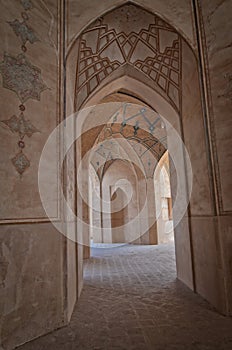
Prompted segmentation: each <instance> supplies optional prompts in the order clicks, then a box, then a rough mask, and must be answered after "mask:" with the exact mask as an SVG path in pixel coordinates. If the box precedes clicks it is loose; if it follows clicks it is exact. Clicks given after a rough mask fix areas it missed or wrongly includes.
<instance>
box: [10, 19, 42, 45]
mask: <svg viewBox="0 0 232 350" xmlns="http://www.w3.org/2000/svg"><path fill="white" fill-rule="evenodd" d="M8 23H9V25H10V26H11V27H12V29H13V31H14V32H15V34H16V35H17V36H19V37H20V39H21V41H22V44H23V45H25V44H26V42H27V41H29V42H30V43H31V44H33V43H34V42H35V41H38V39H37V37H36V35H35V33H34V31H33V29H32V28H30V27H29V26H28V25H27V24H26V23H25V21H23V22H19V21H18V20H17V19H16V20H14V21H13V22H8Z"/></svg>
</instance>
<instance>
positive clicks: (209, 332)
mask: <svg viewBox="0 0 232 350" xmlns="http://www.w3.org/2000/svg"><path fill="white" fill-rule="evenodd" d="M95 247H96V246H95ZM107 247H108V248H107ZM231 330H232V319H231V318H226V317H224V316H222V315H220V314H219V313H217V312H216V311H214V310H213V309H212V307H211V306H209V304H208V303H207V302H206V301H204V300H203V299H202V298H201V297H200V296H198V295H196V294H194V293H192V292H191V291H190V290H189V289H188V288H187V287H185V286H184V285H183V284H182V283H181V282H179V281H178V280H176V270H175V251H174V246H173V245H172V244H166V245H164V244H162V245H158V246H148V245H147V246H137V245H133V246H132V245H124V246H119V247H117V248H112V245H111V246H110V245H105V248H104V249H98V248H93V249H92V257H91V258H90V259H89V260H86V262H85V269H84V288H83V291H82V294H81V297H80V300H79V302H78V304H77V306H76V309H75V311H74V314H73V316H72V319H71V322H70V324H69V325H68V327H65V328H62V329H60V330H57V331H55V332H53V333H51V334H49V335H47V336H44V337H41V338H40V339H37V340H35V341H33V342H31V343H28V344H26V345H24V346H22V347H20V349H21V350H32V349H33V350H41V349H46V350H50V349H52V350H53V349H56V350H59V349H60V350H61V349H62V350H66V349H67V350H72V349H73V350H74V349H75V350H114V349H115V350H116V349H118V350H123V349H124V350H130V349H133V350H143V349H144V350H145V349H149V350H165V349H168V350H169V349H170V350H171V349H177V350H182V349H183V350H188V349H191V350H203V349H204V350H206V349H207V350H211V349H217V350H220V349H221V350H227V349H228V350H231V348H232V332H231Z"/></svg>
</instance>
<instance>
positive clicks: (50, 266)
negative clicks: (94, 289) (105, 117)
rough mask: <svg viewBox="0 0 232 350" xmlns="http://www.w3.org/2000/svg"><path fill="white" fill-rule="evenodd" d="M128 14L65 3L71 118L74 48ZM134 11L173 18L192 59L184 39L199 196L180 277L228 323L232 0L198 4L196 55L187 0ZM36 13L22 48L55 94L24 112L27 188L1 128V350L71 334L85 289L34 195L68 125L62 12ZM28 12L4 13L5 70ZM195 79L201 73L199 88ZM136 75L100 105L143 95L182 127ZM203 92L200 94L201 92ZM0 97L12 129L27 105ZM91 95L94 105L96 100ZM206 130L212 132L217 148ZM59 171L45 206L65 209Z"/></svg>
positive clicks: (186, 228) (186, 125)
mask: <svg viewBox="0 0 232 350" xmlns="http://www.w3.org/2000/svg"><path fill="white" fill-rule="evenodd" d="M122 3H125V2H124V1H123V2H122V1H110V3H109V1H108V0H103V1H96V0H95V1H91V2H89V1H84V2H83V1H69V2H67V9H66V10H67V11H66V14H67V17H66V32H67V42H66V44H67V45H66V51H68V53H69V55H68V60H67V86H66V89H67V90H66V91H67V105H66V112H67V115H69V114H70V113H72V112H73V111H74V98H75V80H76V61H77V54H78V52H77V49H78V46H77V43H76V41H75V38H77V37H78V35H79V34H80V32H81V30H83V28H85V27H86V25H87V24H89V23H90V22H91V21H93V20H95V19H96V18H97V17H98V16H100V15H102V14H103V13H104V12H105V11H107V10H109V9H112V8H113V7H115V6H117V5H119V4H122ZM136 3H137V4H139V5H144V7H145V8H147V9H150V10H153V11H154V12H155V13H156V14H158V15H160V16H161V18H163V19H166V20H167V21H168V23H170V24H171V25H173V26H174V28H176V29H177V30H178V32H179V33H180V34H181V35H183V37H184V38H185V39H186V40H187V42H188V43H189V44H190V46H191V47H192V49H193V50H194V51H192V49H190V46H189V45H188V44H187V42H186V41H184V40H181V43H182V64H183V65H182V73H183V75H182V102H183V104H182V121H183V130H182V131H183V135H182V136H184V141H185V143H186V146H187V149H188V151H189V154H190V158H191V162H192V165H193V175H194V183H193V185H194V187H193V188H194V191H193V194H192V197H191V202H190V208H189V212H188V214H189V215H191V219H190V220H189V218H188V217H187V215H186V217H184V219H183V220H182V222H181V223H180V224H179V226H178V227H177V229H176V232H175V235H176V242H177V243H176V251H177V267H178V277H179V278H180V279H181V280H183V281H184V282H185V283H186V284H187V285H189V286H190V287H191V288H194V285H195V289H196V291H197V292H198V293H199V294H201V295H202V296H203V297H204V298H206V299H207V300H209V301H210V302H211V303H212V304H213V305H214V306H216V307H217V308H218V310H219V311H221V312H223V313H226V314H231V312H232V295H231V286H232V278H231V259H232V257H231V251H232V249H231V244H232V243H231V212H232V203H231V194H230V188H231V176H230V166H231V165H230V164H231V137H230V135H231V42H230V37H231V35H230V23H231V13H232V8H231V6H232V4H231V1H229V0H226V1H223V2H220V3H219V1H217V0H213V1H199V3H200V6H198V7H199V8H198V7H197V9H198V10H199V12H197V13H198V15H199V18H198V25H199V28H198V32H199V33H200V42H199V44H200V45H199V48H198V47H197V42H196V28H195V24H194V23H195V22H194V16H193V10H192V6H191V2H190V1H187V0H181V1H180V0H178V1H177V0H167V1H160V0H155V1H153V0H143V1H136ZM33 5H34V8H33V9H31V10H30V11H27V13H28V15H29V17H30V19H29V22H28V23H29V24H30V26H31V27H33V29H34V31H35V33H36V35H37V37H38V39H39V41H36V42H34V43H33V44H30V43H27V44H26V47H27V52H26V57H27V59H28V60H29V61H30V62H31V63H32V64H33V66H37V67H38V68H39V69H41V77H42V79H43V82H44V83H45V84H46V86H47V89H46V90H44V91H43V92H41V96H40V101H37V100H34V99H29V100H28V101H26V102H25V106H26V111H25V119H30V121H31V123H32V124H33V125H34V126H35V127H36V129H38V130H39V132H36V133H34V134H33V135H32V136H31V137H27V136H25V139H24V141H25V144H26V147H25V149H24V150H23V151H24V153H25V154H26V156H27V157H28V159H29V160H30V167H29V168H28V169H27V170H26V171H25V172H24V174H23V176H22V177H20V176H19V174H18V173H17V171H16V170H15V168H14V166H13V165H12V162H11V158H12V157H14V156H15V155H16V154H17V152H18V150H19V149H18V146H17V142H18V141H19V137H18V134H17V133H12V132H11V131H10V130H9V128H7V126H6V124H4V123H1V127H0V148H1V150H2V151H1V153H0V157H1V164H2V166H1V206H0V215H1V218H0V219H1V221H0V224H1V225H0V238H1V250H0V252H1V258H0V259H1V262H2V265H1V266H2V267H1V306H0V312H1V321H0V325H1V342H2V347H3V348H4V349H12V348H13V347H14V346H16V345H19V344H21V343H23V342H26V341H29V340H31V339H32V338H35V337H38V336H40V335H42V334H44V333H46V332H48V331H52V330H53V329H55V328H57V327H60V326H62V325H63V324H66V323H67V321H68V319H69V317H70V316H71V313H72V309H73V306H74V304H75V300H76V296H77V294H80V291H81V287H82V255H83V250H82V247H81V245H78V246H77V245H75V244H74V243H72V242H71V241H66V240H65V239H64V237H63V236H61V234H60V233H58V232H57V231H56V230H55V228H54V227H53V226H52V225H51V224H50V223H49V222H48V220H47V217H46V214H45V212H44V209H43V207H42V205H41V202H40V197H39V191H38V184H37V180H38V174H37V173H38V164H39V159H40V154H41V152H42V149H43V146H44V144H45V142H46V139H47V137H48V136H49V134H50V132H51V131H52V130H53V128H55V126H56V125H57V123H58V122H59V120H60V119H62V117H63V102H62V96H63V95H62V74H61V73H62V72H61V71H60V70H59V67H61V65H60V66H59V63H61V62H60V59H61V58H62V35H61V33H62V31H61V30H60V20H61V22H62V11H61V3H60V2H59V1H55V0H49V1H46V4H45V3H44V2H42V1H41V2H40V1H33ZM22 10H23V9H22V7H21V5H20V2H19V1H14V0H12V1H10V2H2V3H1V21H0V31H1V33H3V35H2V40H1V43H0V51H1V57H2V61H3V54H4V52H7V54H9V55H12V56H14V57H15V56H17V55H18V54H19V53H22V51H21V44H22V43H21V42H20V38H19V37H17V36H16V35H15V33H14V32H13V30H12V28H10V26H9V23H7V22H9V21H14V20H15V19H18V20H20V21H21V12H22ZM201 15H202V17H201ZM61 24H62V23H61ZM204 34H205V37H204ZM197 48H198V49H201V54H202V56H201V61H202V71H201V70H199V67H200V65H199V56H198V51H197ZM199 73H200V74H202V75H200V81H199ZM125 74H126V75H127V76H126V77H125ZM135 75H136V74H135V73H134V71H132V70H131V69H130V68H128V67H126V68H125V67H124V68H123V69H121V70H120V71H118V73H117V74H115V75H114V74H112V76H110V77H108V78H107V79H108V80H106V81H105V83H107V84H109V83H110V82H112V84H110V85H111V86H110V85H108V86H107V85H105V83H104V84H102V85H101V86H99V90H98V93H99V91H100V90H101V94H102V96H101V98H102V97H104V96H105V95H107V94H108V93H109V92H110V91H111V92H114V90H115V89H116V90H117V89H118V88H125V87H127V88H128V90H130V91H131V92H134V93H136V94H137V95H138V96H140V97H142V96H143V97H144V100H145V101H146V102H147V103H149V101H150V102H151V101H152V105H153V106H154V108H156V107H157V110H158V111H159V112H160V113H161V114H163V115H164V116H166V117H167V118H173V119H172V120H173V124H175V125H177V119H176V116H177V113H176V111H174V110H173V107H170V103H169V102H168V100H167V99H166V96H165V94H164V93H163V92H162V91H161V89H160V90H158V88H157V87H156V86H155V84H153V83H152V82H151V81H150V80H149V81H148V79H147V78H144V76H143V75H142V74H139V75H138V76H135ZM116 78H117V80H116ZM136 78H137V79H138V80H139V81H140V82H143V83H144V84H145V85H146V87H144V88H143V89H141V87H142V86H143V85H140V83H139V82H136ZM145 85H144V86H145ZM109 86H110V87H109ZM202 87H203V90H204V91H201V88H202ZM0 90H1V121H2V120H8V119H9V118H10V117H11V116H12V115H16V116H18V115H19V109H18V107H19V104H20V101H19V99H18V97H17V95H16V94H15V93H14V92H13V91H11V90H9V89H5V88H4V87H3V83H1V87H0ZM155 90H156V91H158V92H156V91H155ZM141 91H143V92H141ZM95 92H97V91H95ZM94 96H95V95H94ZM94 96H91V97H92V98H93V99H92V101H94ZM96 96H97V94H96ZM201 100H202V101H203V103H201ZM96 101H99V98H97V97H96ZM160 101H162V102H160ZM170 116H172V117H170ZM204 130H207V133H208V134H209V140H207V137H208V136H207V133H205V132H204ZM208 141H209V142H208ZM208 143H209V145H208ZM70 152H71V153H70V157H69V158H68V159H67V165H68V166H70V167H69V170H68V171H67V173H66V174H65V178H64V180H65V181H67V184H69V185H68V189H67V193H65V194H66V195H67V199H68V201H69V202H70V203H71V206H72V207H73V209H75V210H76V208H77V210H78V213H79V215H80V216H82V215H83V216H84V215H85V212H83V207H82V202H81V199H80V197H79V196H77V199H76V198H75V195H73V191H74V189H75V181H76V180H75V162H76V164H78V162H79V161H80V159H81V158H82V153H81V150H80V148H78V147H77V145H76V147H74V149H73V150H71V151H70ZM59 153H60V148H59V147H58V146H57V161H54V159H53V164H58V158H59ZM74 157H75V160H74V161H73V158H74ZM47 162H48V165H49V164H50V163H51V160H50V159H47ZM52 171H53V172H55V173H56V172H57V169H51V174H49V175H48V180H49V183H50V186H49V191H48V194H47V196H48V200H49V201H51V202H53V203H54V202H58V194H59V191H58V187H57V186H58V184H57V182H56V180H55V177H53V176H52V174H53V173H52ZM77 193H78V192H77ZM215 197H216V201H215V199H214V198H215ZM76 200H77V203H75V202H76ZM60 214H61V213H60V212H59V211H57V206H55V207H54V212H53V217H54V218H56V219H57V218H60ZM67 219H68V220H72V218H67ZM68 227H69V230H70V231H68V232H67V233H68V234H69V235H71V236H73V235H76V234H77V235H78V236H79V237H78V239H79V241H80V240H82V239H83V236H82V234H83V232H82V227H77V231H76V228H75V223H73V225H71V226H70V225H69V226H68ZM19 237H20V238H19ZM183 247H184V249H182V248H183ZM192 255H193V256H192ZM192 257H193V262H194V263H193V266H192V263H191V261H192V260H191V258H192ZM77 262H78V263H77ZM192 267H193V278H192V275H191V272H192ZM65 276H67V279H66V277H65ZM2 296H3V297H2ZM6 296H7V298H6V300H7V302H6V303H4V305H3V302H2V301H3V299H4V298H5V297H6ZM45 300H46V302H45ZM44 314H46V317H44ZM47 320H49V322H47ZM32 325H33V326H32Z"/></svg>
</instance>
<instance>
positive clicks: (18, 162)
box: [11, 151, 30, 175]
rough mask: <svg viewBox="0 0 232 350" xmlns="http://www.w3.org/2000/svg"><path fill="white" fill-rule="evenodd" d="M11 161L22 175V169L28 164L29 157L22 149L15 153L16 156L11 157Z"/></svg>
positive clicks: (27, 166)
mask: <svg viewBox="0 0 232 350" xmlns="http://www.w3.org/2000/svg"><path fill="white" fill-rule="evenodd" d="M11 161H12V163H13V165H14V167H15V169H16V170H17V172H18V173H19V174H20V175H22V174H23V173H24V171H25V170H26V169H27V168H29V166H30V161H29V159H28V158H27V157H26V156H25V154H24V153H23V152H22V151H20V152H19V153H18V154H16V156H15V157H14V158H12V159H11Z"/></svg>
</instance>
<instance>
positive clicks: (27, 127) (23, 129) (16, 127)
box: [2, 113, 39, 139]
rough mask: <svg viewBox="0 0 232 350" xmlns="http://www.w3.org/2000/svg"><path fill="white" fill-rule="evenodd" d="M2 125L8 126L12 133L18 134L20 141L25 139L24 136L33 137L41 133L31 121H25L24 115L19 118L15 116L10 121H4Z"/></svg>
mask: <svg viewBox="0 0 232 350" xmlns="http://www.w3.org/2000/svg"><path fill="white" fill-rule="evenodd" d="M2 123H4V124H5V125H7V126H8V128H9V129H10V131H12V132H14V133H18V134H19V137H20V139H23V138H24V136H27V137H31V136H32V135H33V134H34V133H35V132H39V130H38V129H36V127H34V125H33V124H32V123H31V122H30V120H26V119H25V117H24V115H23V113H21V114H20V116H19V117H17V116H15V115H13V116H12V117H11V118H10V119H8V120H3V121H2Z"/></svg>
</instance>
